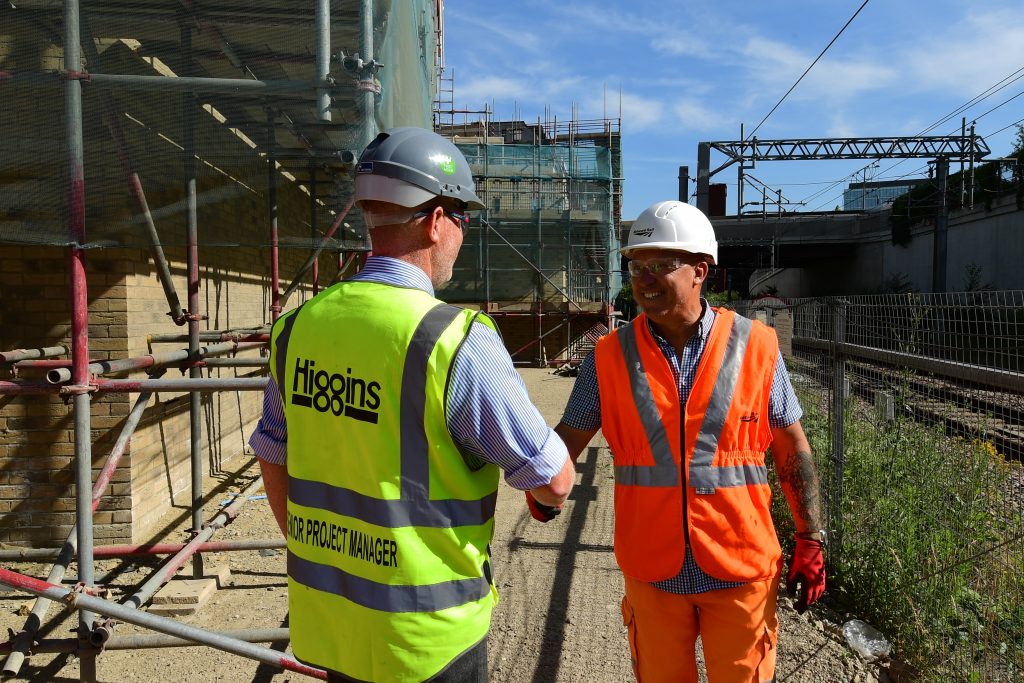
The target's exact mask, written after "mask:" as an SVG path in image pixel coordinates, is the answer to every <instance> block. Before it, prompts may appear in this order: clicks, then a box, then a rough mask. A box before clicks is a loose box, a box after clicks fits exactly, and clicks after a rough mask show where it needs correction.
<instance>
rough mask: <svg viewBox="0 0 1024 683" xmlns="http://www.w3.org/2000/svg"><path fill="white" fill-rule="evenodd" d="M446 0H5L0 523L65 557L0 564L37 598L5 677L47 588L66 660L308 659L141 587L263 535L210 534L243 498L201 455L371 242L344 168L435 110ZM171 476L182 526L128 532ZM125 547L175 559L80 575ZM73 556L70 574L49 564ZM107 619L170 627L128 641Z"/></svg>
mask: <svg viewBox="0 0 1024 683" xmlns="http://www.w3.org/2000/svg"><path fill="white" fill-rule="evenodd" d="M442 13H443V3H442V0H414V1H411V2H410V1H408V0H406V1H403V2H392V1H391V0H310V1H306V2H298V3H281V2H280V1H279V0H245V1H244V2H242V1H241V0H221V1H219V2H216V3H213V2H204V1H203V0H104V1H98V2H90V3H88V4H86V3H81V2H80V0H65V1H64V2H54V1H53V0H24V1H21V0H19V2H17V3H4V4H3V5H2V6H0V91H2V92H3V98H4V100H3V101H4V116H3V117H0V141H2V142H0V287H2V290H3V293H4V296H3V297H0V322H2V323H3V324H2V325H0V349H12V350H9V351H2V352H0V423H2V424H0V427H3V429H2V430H0V433H2V435H3V439H0V466H2V468H3V471H4V472H5V474H6V476H7V479H5V483H10V482H15V481H16V482H19V483H18V485H13V486H5V487H4V490H3V494H2V495H0V505H3V507H0V510H3V511H4V515H3V523H2V524H0V541H3V542H4V543H6V544H10V545H13V546H42V547H41V548H38V549H35V550H43V551H45V552H46V553H47V556H48V557H53V556H54V555H55V556H56V560H55V563H54V565H53V567H52V569H51V570H50V572H49V574H48V575H47V580H46V581H41V580H38V579H34V578H31V577H27V576H23V575H21V574H18V573H15V572H13V571H10V570H9V569H7V568H3V569H0V584H4V585H7V586H12V587H15V588H18V589H21V590H24V591H26V592H29V593H32V594H34V595H36V596H38V599H37V601H36V602H35V604H34V606H33V608H32V612H31V614H30V615H29V617H28V619H27V620H26V623H25V626H24V627H23V628H22V630H21V631H20V632H19V633H16V634H13V635H12V637H11V639H10V640H9V641H8V642H7V643H0V646H2V647H0V651H2V652H3V653H4V654H6V658H5V660H4V667H3V675H4V677H5V678H7V677H10V676H15V675H17V673H18V671H19V670H20V668H21V666H22V664H23V663H24V661H25V658H26V657H27V655H28V653H29V652H30V650H32V648H33V647H34V645H35V643H34V641H35V635H36V633H37V631H38V630H39V629H40V627H41V626H42V625H43V622H44V620H45V618H46V614H47V610H48V607H49V604H50V602H51V601H52V600H61V601H63V602H64V603H65V604H67V605H70V606H73V607H74V608H76V609H78V611H79V614H78V633H77V637H76V638H71V639H65V640H58V641H51V642H49V643H48V644H47V647H48V648H51V649H50V650H48V651H59V652H73V653H75V654H77V655H78V656H79V658H80V660H81V668H80V672H81V673H80V677H81V680H83V681H92V680H95V677H96V656H97V655H98V654H99V652H100V650H101V649H102V648H103V647H105V646H107V647H109V644H110V643H111V642H117V643H118V647H154V646H161V647H170V646H175V645H180V644H181V643H180V641H179V640H178V639H179V638H186V639H188V640H190V641H192V642H197V643H202V644H205V645H209V646H212V647H215V648H218V649H221V650H224V651H227V652H233V653H235V654H239V655H242V656H246V657H250V658H253V659H256V660H258V661H261V662H263V663H266V664H268V665H270V666H273V667H276V668H284V669H288V670H292V671H295V672H300V673H304V674H306V675H310V676H313V677H315V678H323V677H324V673H323V672H322V671H318V670H315V669H311V668H310V667H308V666H305V665H302V664H300V663H298V662H297V661H295V660H294V659H292V658H291V657H288V656H285V655H282V654H281V653H280V652H277V651H274V650H270V649H267V648H263V647H260V646H255V645H252V644H251V643H250V642H248V641H254V642H261V641H280V640H282V634H281V633H279V632H278V631H279V630H276V629H270V630H267V632H262V631H261V632H259V633H255V632H252V633H250V632H245V633H233V634H222V633H212V632H208V631H202V630H200V629H195V628H191V627H186V626H184V625H183V624H180V623H178V622H175V621H173V620H170V619H164V618H160V617H156V616H153V615H147V614H145V613H144V612H142V611H141V610H139V609H138V608H139V607H141V606H142V605H144V604H145V603H146V602H147V601H148V599H149V598H150V597H152V595H153V594H154V592H155V591H156V590H157V589H158V588H159V587H160V586H161V585H163V584H165V583H166V582H167V581H169V580H170V579H171V578H172V577H173V576H174V574H175V573H176V572H177V571H178V570H179V569H180V568H182V567H183V566H185V565H186V564H187V563H189V562H191V563H192V570H193V574H194V575H195V576H197V577H198V576H202V575H203V559H202V558H203V553H204V552H212V551H224V550H242V549H252V548H254V547H260V548H274V547H280V543H281V541H280V539H278V538H275V539H267V540H258V541H256V542H254V543H252V542H251V543H248V544H246V543H242V544H236V543H232V542H230V541H215V540H212V537H213V536H214V535H215V534H216V532H217V531H218V530H220V529H221V528H223V527H224V526H226V525H227V524H229V523H230V522H231V521H232V520H233V519H234V518H235V516H237V514H239V512H240V510H241V507H242V505H243V504H244V501H245V500H246V499H247V498H248V497H247V496H245V495H242V496H241V497H240V498H239V499H238V500H237V501H236V503H233V504H231V505H230V506H228V507H227V508H224V509H223V510H221V511H220V512H219V513H218V514H216V515H215V516H213V517H212V519H206V517H205V512H204V506H203V495H202V484H203V480H204V475H206V474H209V473H210V470H213V471H219V470H220V468H221V466H222V461H223V460H224V459H225V457H226V458H230V457H231V456H232V455H236V454H240V453H239V450H240V449H239V448H238V440H239V436H240V435H246V434H247V433H248V432H249V431H250V430H251V428H252V427H253V426H254V424H255V421H256V419H258V417H259V412H260V401H259V396H260V391H261V390H262V388H263V387H264V386H265V383H266V377H265V375H266V355H267V354H266V345H267V341H268V332H269V325H270V323H272V322H273V320H275V319H276V318H277V317H278V315H279V314H280V313H281V311H282V310H284V309H285V308H286V307H288V306H289V305H294V304H295V303H296V300H302V299H305V298H308V297H309V296H311V295H314V294H316V292H317V291H318V290H319V289H321V288H322V287H323V286H325V285H328V284H330V283H331V282H332V281H334V280H336V279H338V278H340V277H342V276H344V275H345V274H346V273H350V272H352V271H353V270H355V269H357V268H358V266H359V262H360V259H361V258H362V256H363V255H364V254H365V253H366V252H367V251H368V249H369V240H368V238H367V233H366V230H365V228H364V226H363V224H362V221H361V217H360V216H359V215H358V212H350V209H351V208H352V201H351V170H352V168H353V165H354V163H355V160H356V155H357V153H358V150H360V149H362V148H363V147H364V146H365V144H366V143H367V142H368V141H369V140H370V139H372V137H373V136H374V135H375V134H376V132H377V131H378V130H382V129H385V128H390V127H393V126H398V125H416V126H424V127H426V126H429V125H430V122H431V111H432V102H433V101H434V99H435V95H436V89H437V74H438V71H439V69H440V68H441V66H442V63H443V18H442ZM62 104H63V107H62V106H61V105H62ZM289 277H290V278H291V279H290V280H289V279H288V278H289ZM182 291H183V292H184V296H183V297H179V295H178V292H182ZM175 326H178V327H179V329H181V330H182V333H177V334H170V333H166V334H165V333H161V330H162V329H163V330H164V331H165V332H166V331H167V329H168V328H169V329H171V330H173V329H174V327H175ZM168 344H170V345H176V346H178V347H183V348H179V349H178V350H173V351H164V350H160V349H161V347H160V345H168ZM162 348H166V346H164V347H162ZM224 356H227V357H224ZM172 369H178V370H180V371H181V377H176V378H164V377H162V375H163V373H165V372H166V371H168V370H172ZM140 372H145V373H146V376H144V377H138V376H136V377H131V376H130V375H132V374H137V373H140ZM108 430H109V431H108ZM168 434H170V435H171V436H168ZM178 436H180V437H181V438H180V439H178V438H176V437H178ZM185 444H187V445H185ZM106 449H109V454H108V455H107V457H106V458H105V460H102V461H101V460H100V459H99V458H95V457H94V453H97V452H100V451H101V450H106ZM228 449H231V453H229V454H228V455H227V456H224V455H223V453H224V452H225V451H226V450H228ZM37 456H46V457H37ZM40 462H45V463H46V464H45V466H43V465H40V464H39V463H40ZM41 467H43V469H40V468H41ZM19 468H24V471H22V470H21V469H19ZM46 468H49V469H46ZM94 468H95V472H94ZM12 473H13V474H14V475H16V476H12ZM94 474H95V476H96V478H95V481H94V479H93V475H94ZM179 485H181V486H180V488H184V490H185V491H187V492H188V498H189V509H190V517H191V532H190V539H189V540H188V542H187V543H182V544H173V543H170V544H168V543H162V544H148V545H146V546H139V545H130V544H131V543H134V541H135V538H134V537H135V536H143V535H146V534H147V533H148V532H149V531H150V530H151V527H152V522H153V521H154V520H155V519H156V518H158V517H159V515H160V513H161V512H162V511H164V510H166V509H168V508H169V507H170V504H171V502H172V501H171V499H172V498H173V494H174V489H175V488H176V487H179ZM259 485H260V481H259V480H258V479H257V480H255V481H252V482H248V484H247V487H248V488H247V489H246V493H248V492H249V491H253V490H255V489H256V488H258V487H259ZM66 510H74V512H73V513H70V512H61V511H66ZM97 539H101V540H105V541H107V542H109V541H112V540H113V541H117V540H120V541H127V542H129V543H130V544H129V545H124V544H122V545H107V546H98V545H96V543H95V541H96V540H97ZM31 550H34V549H32V548H21V549H16V550H10V549H9V547H8V548H7V549H4V550H2V551H0V559H2V560H3V561H4V562H5V563H6V562H12V561H17V560H18V559H19V557H25V555H22V553H24V552H28V551H31ZM140 553H145V554H166V555H169V556H170V557H169V559H168V560H167V561H166V562H165V563H164V564H162V565H161V566H160V568H159V569H158V570H156V571H155V572H154V573H153V575H152V576H151V577H150V578H149V579H148V580H147V581H146V582H145V583H144V584H143V585H142V586H140V587H139V590H138V592H136V593H135V594H134V595H133V596H131V598H130V599H129V600H128V601H127V602H123V603H121V604H114V603H112V602H110V601H107V600H103V599H101V598H98V597H94V596H92V595H91V594H92V593H93V592H94V586H95V584H96V576H95V572H94V560H95V558H96V557H130V556H135V555H138V554H140ZM72 561H74V562H75V565H76V567H77V572H78V576H77V579H78V582H79V585H80V588H78V589H76V590H74V591H70V592H69V591H67V590H65V589H63V588H61V587H59V586H56V585H55V584H57V583H60V582H61V580H62V579H63V577H64V574H65V572H66V571H67V569H68V567H69V566H70V564H71V562H72ZM97 615H103V616H105V617H107V618H101V617H98V616H97ZM115 619H116V620H120V621H126V622H130V623H136V624H140V625H143V626H145V627H147V628H151V629H154V630H157V631H160V632H162V633H164V634H166V635H167V636H171V637H170V638H163V637H161V638H163V639H162V640H159V639H156V640H154V639H148V640H147V639H145V638H140V637H134V638H127V639H126V638H121V639H120V641H119V640H118V636H116V635H114V634H113V629H114V624H115V621H114V620H115ZM271 631H272V632H271ZM283 637H284V638H285V639H286V634H285V635H284V636H283Z"/></svg>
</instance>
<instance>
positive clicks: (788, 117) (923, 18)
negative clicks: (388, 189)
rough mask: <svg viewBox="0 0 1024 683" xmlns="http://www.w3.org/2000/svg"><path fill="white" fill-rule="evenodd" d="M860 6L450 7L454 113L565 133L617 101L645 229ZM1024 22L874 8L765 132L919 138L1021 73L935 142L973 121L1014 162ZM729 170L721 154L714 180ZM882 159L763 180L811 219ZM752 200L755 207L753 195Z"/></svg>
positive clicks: (908, 2)
mask: <svg viewBox="0 0 1024 683" xmlns="http://www.w3.org/2000/svg"><path fill="white" fill-rule="evenodd" d="M862 2H863V0H783V1H775V2H766V1H757V0H753V1H752V0H748V1H746V2H743V1H740V0H685V1H684V0H633V1H631V2H623V1H621V0H607V1H605V2H599V1H597V0H579V1H573V0H569V1H567V2H558V1H552V0H520V1H518V2H481V1H480V0H476V1H474V0H445V61H446V64H447V66H448V68H449V70H453V71H454V77H455V101H456V107H459V108H466V109H481V108H483V106H484V104H485V103H486V104H487V105H493V107H494V111H495V118H496V119H499V120H504V119H510V118H512V116H513V112H516V111H518V112H519V114H520V117H521V118H523V119H525V120H527V121H536V120H537V117H543V116H544V113H545V107H548V108H549V109H548V110H549V112H550V113H551V114H553V115H557V116H558V118H559V119H560V120H564V119H565V118H567V117H569V116H570V115H571V113H572V110H573V105H574V104H575V106H576V107H577V110H578V116H579V118H581V119H590V118H601V117H602V116H603V115H604V114H605V112H607V113H608V115H609V116H617V115H618V113H619V111H620V101H621V112H622V132H623V161H624V166H625V184H624V208H623V218H626V219H631V218H634V217H635V216H636V215H637V214H638V213H639V212H640V211H642V210H643V209H644V208H646V207H647V206H648V205H650V204H652V203H654V202H656V201H660V200H663V199H674V198H676V194H677V184H678V181H677V176H678V167H679V166H681V165H688V166H689V167H690V173H691V175H695V174H696V168H697V143H698V142H699V141H702V140H738V139H739V137H740V124H745V130H746V132H747V134H749V133H750V131H751V130H752V129H753V128H754V126H756V125H757V123H758V122H759V121H761V119H762V118H763V117H764V116H765V115H766V114H768V112H769V111H770V110H771V109H772V107H773V106H774V105H775V104H776V103H777V102H778V101H779V99H780V98H781V97H782V96H783V95H784V94H785V92H786V91H787V90H788V89H789V88H790V86H792V85H793V83H794V82H795V81H796V80H797V78H799V76H800V74H801V73H803V71H804V70H805V69H806V68H807V67H808V66H809V65H810V64H811V62H813V61H814V58H815V57H817V55H818V53H820V52H821V50H822V49H823V48H824V47H825V46H826V45H827V44H828V43H829V41H830V40H831V39H832V38H833V37H834V36H835V34H836V33H837V32H838V31H839V29H841V28H842V26H843V24H845V23H846V21H847V20H848V19H849V18H850V17H851V16H852V15H853V13H854V12H855V11H856V10H857V8H858V7H860V5H861V3H862ZM1022 10H1024V7H1022V5H1021V0H984V1H976V2H964V0H956V1H953V0H929V1H927V2H926V1H925V0H871V1H870V2H868V4H867V6H866V7H864V9H863V10H862V11H861V12H860V14H859V15H858V16H857V18H856V19H855V20H854V21H853V23H852V24H850V26H849V27H848V28H847V29H846V31H845V32H844V33H843V34H842V36H840V38H839V39H838V40H837V41H836V43H835V44H834V45H832V47H831V48H830V49H829V50H828V51H827V52H826V53H825V56H824V57H823V58H822V59H821V60H820V61H819V62H818V63H817V65H816V66H815V67H814V68H813V69H812V70H811V71H810V73H809V74H808V75H807V76H806V77H805V78H804V79H803V81H802V82H801V83H800V84H799V85H798V86H797V87H796V89H795V90H794V91H793V92H792V93H791V94H790V95H789V96H788V97H787V98H786V100H785V101H784V102H783V103H782V105H781V106H780V107H779V108H778V109H777V110H776V111H775V113H774V114H772V115H771V117H769V118H768V120H767V121H766V122H765V123H764V124H763V125H762V126H761V127H760V129H759V130H758V131H757V137H758V138H759V139H769V138H772V139H776V138H823V137H854V136H856V137H861V136H864V137H866V136H878V137H883V136H910V135H917V134H920V133H921V131H923V130H924V129H926V128H928V127H929V126H931V125H932V124H934V123H936V122H937V121H938V120H940V119H942V118H943V117H945V116H946V115H947V114H950V113H951V112H953V111H954V110H956V109H957V108H958V107H960V106H961V105H963V104H965V103H966V102H968V101H969V100H971V99H972V98H974V97H975V96H977V95H979V94H981V93H983V92H984V91H986V90H987V89H989V88H990V87H991V86H994V85H996V84H997V83H999V82H1000V81H1002V80H1003V79H1006V78H1007V77H1010V79H1009V80H1007V81H1006V83H1008V85H1007V84H1005V83H1004V84H1003V85H1004V86H1005V87H1002V89H1001V90H999V91H998V92H995V93H994V94H992V95H991V96H989V97H987V98H985V99H983V100H981V101H980V102H978V103H977V104H976V105H974V106H972V107H970V108H969V109H967V110H966V112H965V113H964V114H957V115H956V116H955V118H953V119H950V120H949V121H948V122H946V123H943V124H942V125H941V126H939V127H937V128H935V129H934V130H932V131H931V132H929V133H928V134H929V135H948V134H954V133H957V134H958V133H959V131H960V116H961V115H965V116H967V117H968V124H969V123H970V121H971V119H972V118H977V128H976V130H977V132H978V134H980V135H982V136H983V137H985V139H986V141H987V142H988V145H989V147H990V149H991V150H992V154H991V155H990V156H992V157H996V156H1005V155H1007V154H1009V152H1010V150H1011V149H1012V147H1013V141H1014V139H1015V137H1016V126H1010V125H1009V124H1011V123H1013V122H1015V121H1019V120H1021V119H1024V94H1022V95H1021V96H1019V97H1017V98H1016V99H1012V100H1010V98H1013V96H1015V95H1017V94H1018V93H1022V91H1024V70H1022V69H1024V11H1022ZM1018 70H1021V71H1020V73H1015V72H1017V71H1018ZM1014 79H1019V80H1014ZM620 93H621V95H620ZM1007 100H1010V101H1008V102H1007ZM1004 102H1005V104H1004ZM993 108H995V110H994V111H991V112H989V110H990V109H993ZM986 112H989V113H986ZM1007 126H1009V127H1007ZM1004 128H1005V129H1004ZM1000 129H1004V130H1002V132H999V133H995V131H999V130H1000ZM723 161H725V157H723V156H721V155H719V154H717V153H713V154H712V159H711V164H712V167H715V166H718V165H720V164H721V163H722V162H723ZM868 163H870V162H865V161H803V162H799V161H777V162H762V163H759V164H758V165H757V168H755V169H753V170H751V171H749V173H751V174H753V175H754V176H755V177H756V178H757V179H758V180H761V181H763V182H764V183H766V184H768V185H769V186H771V187H772V188H773V189H781V190H782V192H783V196H784V197H785V198H786V199H788V200H790V201H793V202H799V201H806V202H808V203H807V204H806V206H805V209H806V210H814V209H817V210H827V209H831V208H833V207H834V206H835V205H837V204H841V196H842V188H843V187H845V186H846V184H847V183H848V182H849V181H850V176H852V175H854V174H855V175H856V180H857V181H860V180H862V179H863V178H864V176H865V173H864V172H861V171H859V169H862V168H863V167H864V166H865V165H866V164H868ZM924 169H925V162H924V161H923V160H907V161H903V162H899V161H898V160H890V161H882V162H881V164H880V165H879V166H878V168H875V169H871V170H870V171H868V172H867V174H866V176H867V179H869V180H885V179H891V178H896V177H899V176H903V175H905V174H908V173H911V172H915V173H914V175H924V173H925V170H924ZM951 170H954V171H955V170H958V169H957V168H953V169H951ZM836 181H843V182H842V184H841V185H837V186H835V187H833V188H831V189H829V190H827V191H825V189H826V188H827V187H828V186H829V185H830V184H831V183H833V182H836ZM714 182H725V183H727V184H728V185H729V187H728V195H729V212H730V213H733V212H734V211H735V198H736V172H735V169H734V168H730V169H728V170H725V171H723V172H721V173H720V174H718V175H716V176H715V178H714ZM691 192H692V186H691ZM744 194H745V199H746V200H748V201H749V200H751V199H754V198H755V197H753V195H754V194H755V190H754V189H753V188H752V187H751V186H749V185H748V186H747V189H745V190H744ZM756 198H758V199H759V198H760V193H759V192H757V197H756ZM794 208H797V207H794Z"/></svg>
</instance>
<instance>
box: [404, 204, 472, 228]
mask: <svg viewBox="0 0 1024 683" xmlns="http://www.w3.org/2000/svg"><path fill="white" fill-rule="evenodd" d="M441 210H442V211H444V212H445V214H447V216H448V217H449V218H451V219H452V220H453V221H455V224H456V225H457V226H459V229H460V230H462V234H463V235H465V234H466V231H467V230H469V214H465V213H461V212H459V211H452V210H451V209H446V208H444V207H443V206H442V207H441ZM432 213H434V210H433V209H424V210H423V211H417V212H416V213H414V214H413V215H412V217H413V218H425V217H426V216H429V215H430V214H432Z"/></svg>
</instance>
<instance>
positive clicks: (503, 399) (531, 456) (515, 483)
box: [249, 256, 568, 490]
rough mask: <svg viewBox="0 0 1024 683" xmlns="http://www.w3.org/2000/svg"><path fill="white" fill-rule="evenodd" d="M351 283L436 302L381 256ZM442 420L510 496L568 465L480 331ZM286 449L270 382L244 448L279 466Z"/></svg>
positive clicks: (456, 370) (500, 352) (474, 332)
mask: <svg viewBox="0 0 1024 683" xmlns="http://www.w3.org/2000/svg"><path fill="white" fill-rule="evenodd" d="M351 279H352V280H366V281H371V282H380V283H384V284H391V285H397V286H400V287H415V288H417V289H422V290H423V291H425V292H427V293H428V294H430V295H431V296H433V294H434V288H433V286H431V284H430V279H429V278H428V277H427V275H426V273H424V272H423V271H422V270H420V269H419V268H417V267H416V266H413V265H411V264H409V263H406V262H404V261H400V260H398V259H393V258H388V257H384V256H371V257H369V258H368V259H367V260H366V266H365V267H364V268H363V269H362V270H361V271H360V272H359V273H358V274H357V275H354V276H353V277H352V278H351ZM446 418H447V419H446V422H447V425H448V431H449V433H450V434H451V435H452V438H453V439H454V440H455V443H456V444H458V445H459V446H460V447H461V448H463V449H465V451H466V452H468V453H471V454H473V455H475V456H477V457H478V458H481V459H482V460H485V461H487V462H490V463H493V464H495V465H497V466H498V467H500V468H501V469H502V470H504V472H505V481H506V482H508V484H509V485H510V486H512V487H513V488H517V489H520V490H527V489H532V488H536V487H538V486H543V485H545V484H548V483H549V482H550V481H551V479H552V478H554V476H555V475H556V474H558V472H560V471H561V469H562V465H563V464H564V463H565V459H566V458H567V457H568V452H567V451H566V448H565V444H564V443H562V440H561V439H560V438H559V437H558V435H556V434H555V433H554V431H552V430H551V429H550V428H549V427H548V426H547V424H546V423H545V422H544V419H543V418H542V417H541V415H540V413H539V412H537V409H536V408H535V407H534V405H533V404H532V403H531V402H530V397H529V395H527V393H526V385H524V384H523V380H522V378H521V377H520V376H519V373H518V372H516V370H515V368H514V367H513V366H512V359H511V358H509V355H508V351H506V350H505V347H504V345H503V344H502V342H501V338H500V337H499V336H498V335H497V334H496V333H495V332H494V330H492V329H491V328H489V327H487V326H486V325H483V324H476V325H473V326H472V327H471V328H470V332H469V334H468V335H467V337H466V341H465V343H464V344H463V346H462V348H461V349H460V350H459V352H458V354H457V355H456V358H455V363H454V365H453V367H452V377H451V383H450V385H449V391H448V414H447V415H446ZM287 443H288V428H287V425H286V424H285V418H284V411H283V408H282V405H281V394H280V391H279V389H278V387H277V384H276V383H275V382H274V381H273V380H271V381H270V382H268V383H267V389H266V391H265V392H264V396H263V417H262V418H261V419H260V421H259V424H258V425H257V427H256V431H254V432H253V434H252V436H250V437H249V445H250V446H251V447H252V449H253V451H254V452H255V453H256V455H257V456H259V458H260V459H262V460H265V461H266V462H269V463H274V464H278V465H283V464H285V463H286V461H287V453H288V451H287ZM339 455H340V456H343V455H344V454H343V453H339Z"/></svg>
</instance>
